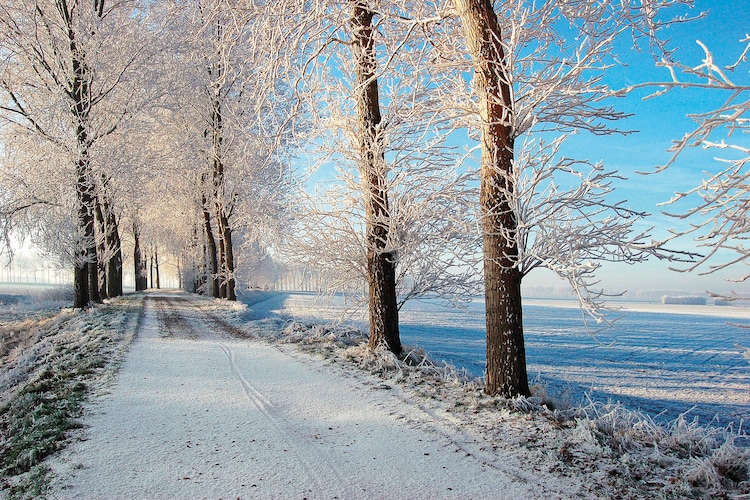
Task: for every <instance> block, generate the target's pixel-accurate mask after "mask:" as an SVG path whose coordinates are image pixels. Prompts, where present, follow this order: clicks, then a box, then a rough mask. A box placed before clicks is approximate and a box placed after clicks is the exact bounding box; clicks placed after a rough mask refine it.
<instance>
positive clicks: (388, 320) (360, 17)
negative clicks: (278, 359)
mask: <svg viewBox="0 0 750 500" xmlns="http://www.w3.org/2000/svg"><path fill="white" fill-rule="evenodd" d="M352 3H353V12H352V18H351V25H352V51H353V53H354V58H355V73H356V82H355V94H356V99H357V121H358V123H357V125H358V127H357V128H358V134H359V148H360V154H361V160H360V161H361V165H360V171H361V174H362V183H363V189H364V192H365V218H366V231H367V237H366V241H367V274H368V289H369V298H370V302H369V313H370V340H369V347H370V348H371V349H375V348H376V347H378V346H380V345H385V346H386V347H387V348H388V349H389V350H391V351H392V352H394V353H397V354H400V353H401V339H400V336H399V327H398V306H397V300H396V258H395V255H393V254H392V253H391V252H389V251H386V246H387V242H388V230H389V223H390V211H389V206H388V192H387V188H386V176H387V170H386V164H385V155H384V151H383V147H384V146H383V136H382V130H381V116H380V103H379V95H378V80H377V76H376V74H375V70H376V61H377V57H376V53H375V32H374V28H373V26H372V20H373V16H374V13H373V11H372V10H370V8H369V5H368V4H367V2H365V1H360V0H354V1H353V2H352Z"/></svg>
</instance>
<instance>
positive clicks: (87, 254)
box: [60, 3, 100, 308]
mask: <svg viewBox="0 0 750 500" xmlns="http://www.w3.org/2000/svg"><path fill="white" fill-rule="evenodd" d="M60 8H61V9H62V11H61V12H62V13H64V14H70V12H68V11H67V4H65V3H62V4H61V6H60ZM65 21H66V23H67V25H66V28H67V35H68V41H69V44H70V53H71V54H72V55H73V59H72V69H73V75H72V81H71V82H70V90H69V91H68V97H69V98H70V111H71V113H72V115H73V119H74V122H75V124H76V143H77V145H78V158H77V160H76V169H75V170H76V202H77V204H78V221H77V222H78V231H79V235H80V236H79V238H80V239H79V242H78V245H79V249H78V250H77V252H76V255H77V259H76V270H75V275H74V280H75V281H74V287H73V288H74V293H75V295H74V298H73V306H74V307H79V308H82V307H86V306H88V305H89V304H90V303H93V302H100V298H99V286H98V265H97V258H96V234H95V229H94V204H95V198H96V197H95V195H94V192H93V191H94V189H93V188H94V186H93V182H92V179H91V165H90V161H91V159H90V155H89V147H90V146H91V140H90V138H89V134H88V128H87V127H88V116H89V110H90V108H91V90H90V87H89V75H88V68H87V66H86V64H85V62H84V60H83V53H81V52H80V51H79V49H78V45H77V43H76V37H75V31H74V29H73V25H72V16H71V17H70V18H66V19H65Z"/></svg>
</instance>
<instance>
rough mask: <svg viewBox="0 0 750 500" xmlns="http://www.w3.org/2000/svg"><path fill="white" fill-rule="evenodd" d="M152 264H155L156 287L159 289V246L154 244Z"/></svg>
mask: <svg viewBox="0 0 750 500" xmlns="http://www.w3.org/2000/svg"><path fill="white" fill-rule="evenodd" d="M154 265H155V266H156V289H157V290H161V278H160V277H159V247H157V246H156V245H154Z"/></svg>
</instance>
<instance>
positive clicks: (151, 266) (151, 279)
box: [148, 249, 156, 288]
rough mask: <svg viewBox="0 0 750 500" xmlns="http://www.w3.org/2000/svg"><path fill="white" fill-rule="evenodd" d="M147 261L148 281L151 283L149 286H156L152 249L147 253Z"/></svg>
mask: <svg viewBox="0 0 750 500" xmlns="http://www.w3.org/2000/svg"><path fill="white" fill-rule="evenodd" d="M148 261H149V268H148V271H149V273H148V277H149V283H151V288H156V287H155V286H154V252H153V249H152V250H151V253H149V256H148Z"/></svg>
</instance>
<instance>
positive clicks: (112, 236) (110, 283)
mask: <svg viewBox="0 0 750 500" xmlns="http://www.w3.org/2000/svg"><path fill="white" fill-rule="evenodd" d="M104 210H105V218H106V221H107V224H106V226H107V236H106V239H107V248H108V251H109V253H110V254H111V255H110V257H109V259H108V260H107V295H108V296H109V297H119V296H121V295H122V242H121V241H120V229H119V224H118V222H117V216H116V215H115V213H114V211H113V210H112V207H111V206H110V205H109V204H108V203H106V201H105V203H104Z"/></svg>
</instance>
